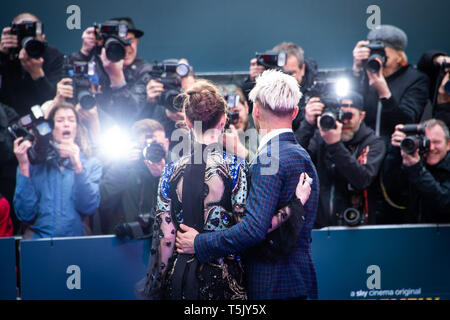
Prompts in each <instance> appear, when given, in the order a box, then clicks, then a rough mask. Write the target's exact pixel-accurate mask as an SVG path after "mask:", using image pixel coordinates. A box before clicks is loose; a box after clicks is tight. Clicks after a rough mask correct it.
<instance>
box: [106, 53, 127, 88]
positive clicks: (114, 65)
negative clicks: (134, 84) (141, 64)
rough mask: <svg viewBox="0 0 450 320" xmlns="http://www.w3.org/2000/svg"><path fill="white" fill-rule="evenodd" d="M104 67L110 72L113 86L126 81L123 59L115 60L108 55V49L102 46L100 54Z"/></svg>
mask: <svg viewBox="0 0 450 320" xmlns="http://www.w3.org/2000/svg"><path fill="white" fill-rule="evenodd" d="M100 59H101V61H102V65H103V68H104V69H105V71H106V73H107V74H108V77H109V81H110V82H111V87H116V86H119V85H121V84H122V83H124V82H125V75H124V74H123V59H121V60H119V61H117V62H113V61H111V60H109V59H108V57H107V56H106V49H105V48H102V53H101V55H100Z"/></svg>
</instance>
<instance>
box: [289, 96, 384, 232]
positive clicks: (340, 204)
mask: <svg viewBox="0 0 450 320" xmlns="http://www.w3.org/2000/svg"><path fill="white" fill-rule="evenodd" d="M339 102H340V108H341V110H342V111H343V112H345V113H347V117H349V116H348V115H349V114H348V113H351V119H343V120H342V123H341V122H339V121H336V129H330V130H324V129H323V128H321V127H320V117H321V115H322V113H323V110H324V108H325V106H324V104H323V103H322V102H320V100H319V98H311V99H310V100H309V101H308V103H307V105H306V108H305V119H304V120H303V121H302V122H301V124H300V128H299V130H298V131H297V132H296V137H297V140H298V142H299V143H300V144H301V145H302V146H304V147H305V148H306V149H307V151H308V152H309V154H310V155H311V158H312V160H313V162H314V164H315V165H316V168H317V172H318V174H319V180H320V196H319V209H318V212H317V217H316V221H315V224H314V228H322V227H325V226H331V225H341V224H349V225H353V223H354V224H358V223H364V224H367V223H371V224H373V223H375V215H374V214H372V213H373V212H374V211H373V203H372V201H373V200H372V194H371V190H370V189H371V187H372V182H373V181H374V180H375V178H376V177H377V175H378V172H379V169H380V166H381V163H382V161H383V158H384V155H385V150H386V148H385V145H384V143H383V141H382V139H381V138H380V137H377V136H376V135H375V133H374V132H373V130H372V129H370V128H369V127H367V126H366V125H365V123H364V121H363V120H364V118H365V112H364V111H363V104H362V103H363V99H362V97H361V95H359V94H358V93H356V92H351V93H349V94H347V95H346V96H345V97H341V98H340V99H339ZM316 123H317V125H318V130H316V128H317V126H316ZM348 208H354V209H356V210H358V211H359V213H360V215H361V220H359V219H358V218H357V217H353V218H354V220H353V221H350V222H347V223H346V222H345V220H344V218H345V217H349V216H348V215H347V214H344V212H345V211H346V209H348ZM353 212H356V211H353ZM347 213H348V214H349V215H350V216H351V210H350V211H348V212H347ZM350 218H352V217H350ZM350 220H351V219H350Z"/></svg>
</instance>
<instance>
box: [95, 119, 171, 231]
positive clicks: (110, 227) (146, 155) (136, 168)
mask: <svg viewBox="0 0 450 320" xmlns="http://www.w3.org/2000/svg"><path fill="white" fill-rule="evenodd" d="M131 131H132V135H133V137H134V142H135V146H134V148H133V149H132V150H130V152H129V154H128V155H127V159H125V161H123V162H121V161H118V162H116V163H113V164H112V165H111V166H110V167H108V168H106V169H105V174H104V176H103V178H102V180H101V183H100V194H101V202H100V217H101V227H102V232H103V233H105V234H110V233H115V232H116V233H117V230H116V227H117V226H120V225H122V224H126V223H132V222H136V221H138V219H139V218H140V216H141V215H145V214H150V213H151V212H152V209H153V208H154V207H155V205H156V195H157V189H158V182H159V177H160V176H161V173H162V170H163V168H164V166H165V164H166V159H167V153H168V148H169V140H168V139H167V138H166V136H165V133H164V128H163V127H162V125H161V124H160V123H158V122H157V121H155V120H153V119H142V120H139V121H137V122H135V123H134V125H133V126H132V129H131ZM148 218H150V220H151V221H153V218H154V216H153V214H151V216H150V217H147V219H148ZM147 224H148V225H149V226H152V223H151V222H148V223H147ZM149 231H150V230H149ZM129 236H131V237H133V235H129Z"/></svg>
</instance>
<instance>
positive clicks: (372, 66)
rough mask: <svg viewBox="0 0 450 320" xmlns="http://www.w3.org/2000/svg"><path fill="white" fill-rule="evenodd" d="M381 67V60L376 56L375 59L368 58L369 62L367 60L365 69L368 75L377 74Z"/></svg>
mask: <svg viewBox="0 0 450 320" xmlns="http://www.w3.org/2000/svg"><path fill="white" fill-rule="evenodd" d="M381 66H382V62H381V59H380V57H379V56H378V55H376V56H375V57H373V56H372V57H370V58H369V60H367V65H366V69H367V70H368V71H369V72H370V73H377V72H378V71H379V70H380V68H381Z"/></svg>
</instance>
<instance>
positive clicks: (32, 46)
mask: <svg viewBox="0 0 450 320" xmlns="http://www.w3.org/2000/svg"><path fill="white" fill-rule="evenodd" d="M22 47H23V48H25V51H26V52H27V55H28V56H29V57H31V58H33V59H38V58H40V57H42V56H43V55H44V51H45V48H46V47H47V46H46V43H45V42H42V41H39V40H37V39H36V38H31V37H28V38H25V39H23V41H22Z"/></svg>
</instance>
